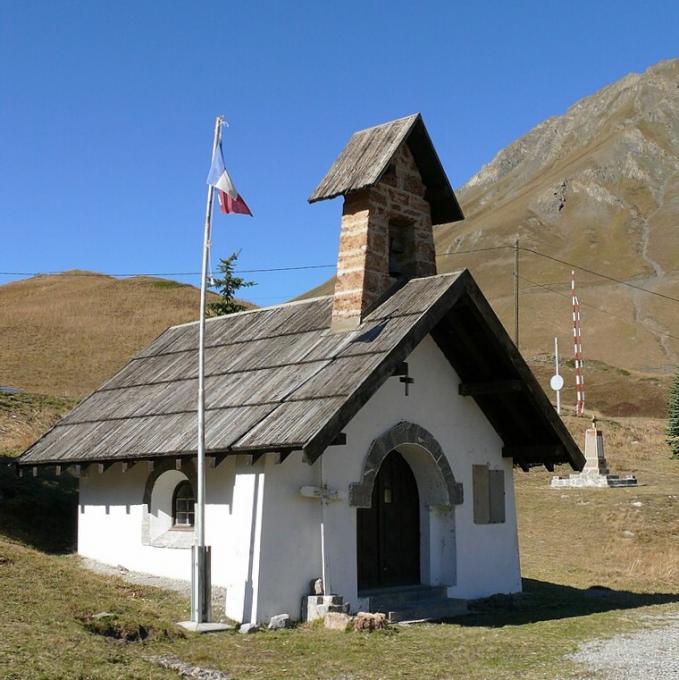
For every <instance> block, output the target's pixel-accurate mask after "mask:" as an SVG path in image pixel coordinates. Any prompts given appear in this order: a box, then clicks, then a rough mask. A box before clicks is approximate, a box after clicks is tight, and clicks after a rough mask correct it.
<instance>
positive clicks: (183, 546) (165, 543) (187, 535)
mask: <svg viewBox="0 0 679 680" xmlns="http://www.w3.org/2000/svg"><path fill="white" fill-rule="evenodd" d="M194 534H195V532H194V531H193V528H192V527H187V528H186V529H183V528H180V527H173V528H172V529H169V530H168V531H166V532H165V533H163V534H160V536H157V537H156V538H154V539H152V540H151V541H150V542H149V545H151V546H153V547H154V548H178V549H180V550H188V549H190V548H191V546H192V545H193V539H194Z"/></svg>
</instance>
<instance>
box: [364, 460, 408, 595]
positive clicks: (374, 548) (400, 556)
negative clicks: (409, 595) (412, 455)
mask: <svg viewBox="0 0 679 680" xmlns="http://www.w3.org/2000/svg"><path fill="white" fill-rule="evenodd" d="M357 529H358V537H357V539H358V589H359V590H365V589H368V588H382V587H388V586H399V585H412V584H416V583H419V582H420V500H419V496H418V493H417V482H416V481H415V476H414V475H413V471H412V470H411V469H410V466H409V465H408V463H407V462H406V461H405V459H404V458H403V456H402V455H401V454H400V453H399V452H398V451H392V452H391V453H390V454H389V455H387V457H386V458H385V459H384V461H383V462H382V465H381V467H380V469H379V472H378V473H377V477H376V479H375V485H374V487H373V495H372V507H370V508H359V510H358V511H357Z"/></svg>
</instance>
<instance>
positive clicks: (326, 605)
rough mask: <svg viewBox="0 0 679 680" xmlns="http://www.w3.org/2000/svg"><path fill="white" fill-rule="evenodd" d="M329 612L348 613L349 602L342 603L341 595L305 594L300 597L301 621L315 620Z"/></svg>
mask: <svg viewBox="0 0 679 680" xmlns="http://www.w3.org/2000/svg"><path fill="white" fill-rule="evenodd" d="M330 613H335V614H348V613H349V604H348V603H347V604H345V603H344V598H343V597H342V596H341V595H307V596H306V597H303V598H302V621H316V620H317V619H323V618H325V615H326V614H330Z"/></svg>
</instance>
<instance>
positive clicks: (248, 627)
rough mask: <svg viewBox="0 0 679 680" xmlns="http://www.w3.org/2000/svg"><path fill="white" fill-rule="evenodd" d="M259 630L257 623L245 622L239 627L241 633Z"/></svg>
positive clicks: (245, 633)
mask: <svg viewBox="0 0 679 680" xmlns="http://www.w3.org/2000/svg"><path fill="white" fill-rule="evenodd" d="M258 630H259V626H258V625H257V624H256V623H244V624H243V625H242V626H241V627H240V628H239V629H238V632H239V633H243V635H248V634H249V633H256V632H257V631H258Z"/></svg>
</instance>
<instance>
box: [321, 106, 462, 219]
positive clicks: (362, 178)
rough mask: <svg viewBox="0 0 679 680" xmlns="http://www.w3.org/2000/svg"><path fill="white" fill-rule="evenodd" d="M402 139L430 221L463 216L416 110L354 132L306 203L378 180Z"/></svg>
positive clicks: (368, 184) (338, 194) (322, 199)
mask: <svg viewBox="0 0 679 680" xmlns="http://www.w3.org/2000/svg"><path fill="white" fill-rule="evenodd" d="M404 142H405V143H406V144H407V145H408V148H409V150H410V152H411V153H412V155H413V158H414V159H415V163H416V165H417V168H418V170H419V171H420V176H421V177H422V181H423V183H424V185H425V187H426V193H425V196H424V198H425V200H426V201H427V202H428V203H429V205H430V206H431V219H432V224H434V225H436V224H446V223H449V222H457V221H459V220H462V219H464V215H463V214H462V209H461V208H460V204H459V203H458V201H457V197H456V196H455V192H454V191H453V188H452V186H451V185H450V181H449V180H448V177H447V175H446V172H445V170H444V169H443V165H442V164H441V161H440V159H439V157H438V154H437V153H436V149H435V148H434V145H433V143H432V141H431V138H430V137H429V133H428V132H427V128H426V127H425V124H424V121H423V120H422V115H421V114H419V113H416V114H413V115H411V116H406V117H405V118H399V119H398V120H394V121H390V122H389V123H384V124H382V125H376V126H375V127H371V128H367V129H365V130H359V131H358V132H355V133H354V134H353V135H352V136H351V138H350V139H349V141H348V142H347V145H346V146H345V147H344V149H343V150H342V152H341V153H340V155H339V156H338V157H337V159H336V160H335V162H334V163H333V164H332V166H331V168H330V170H328V172H327V173H326V175H325V177H324V178H323V179H322V180H321V182H320V183H319V185H318V186H317V187H316V189H315V190H314V191H313V193H312V194H311V196H309V203H315V202H316V201H324V200H326V199H330V198H336V197H337V196H343V195H345V194H348V193H350V192H352V191H359V190H360V189H365V188H367V187H370V186H373V185H374V184H377V182H379V181H380V179H382V176H383V175H384V173H385V172H386V170H387V168H388V167H389V164H390V163H391V161H392V159H393V158H394V155H395V154H396V152H397V151H398V149H399V147H400V146H401V144H403V143H404Z"/></svg>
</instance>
